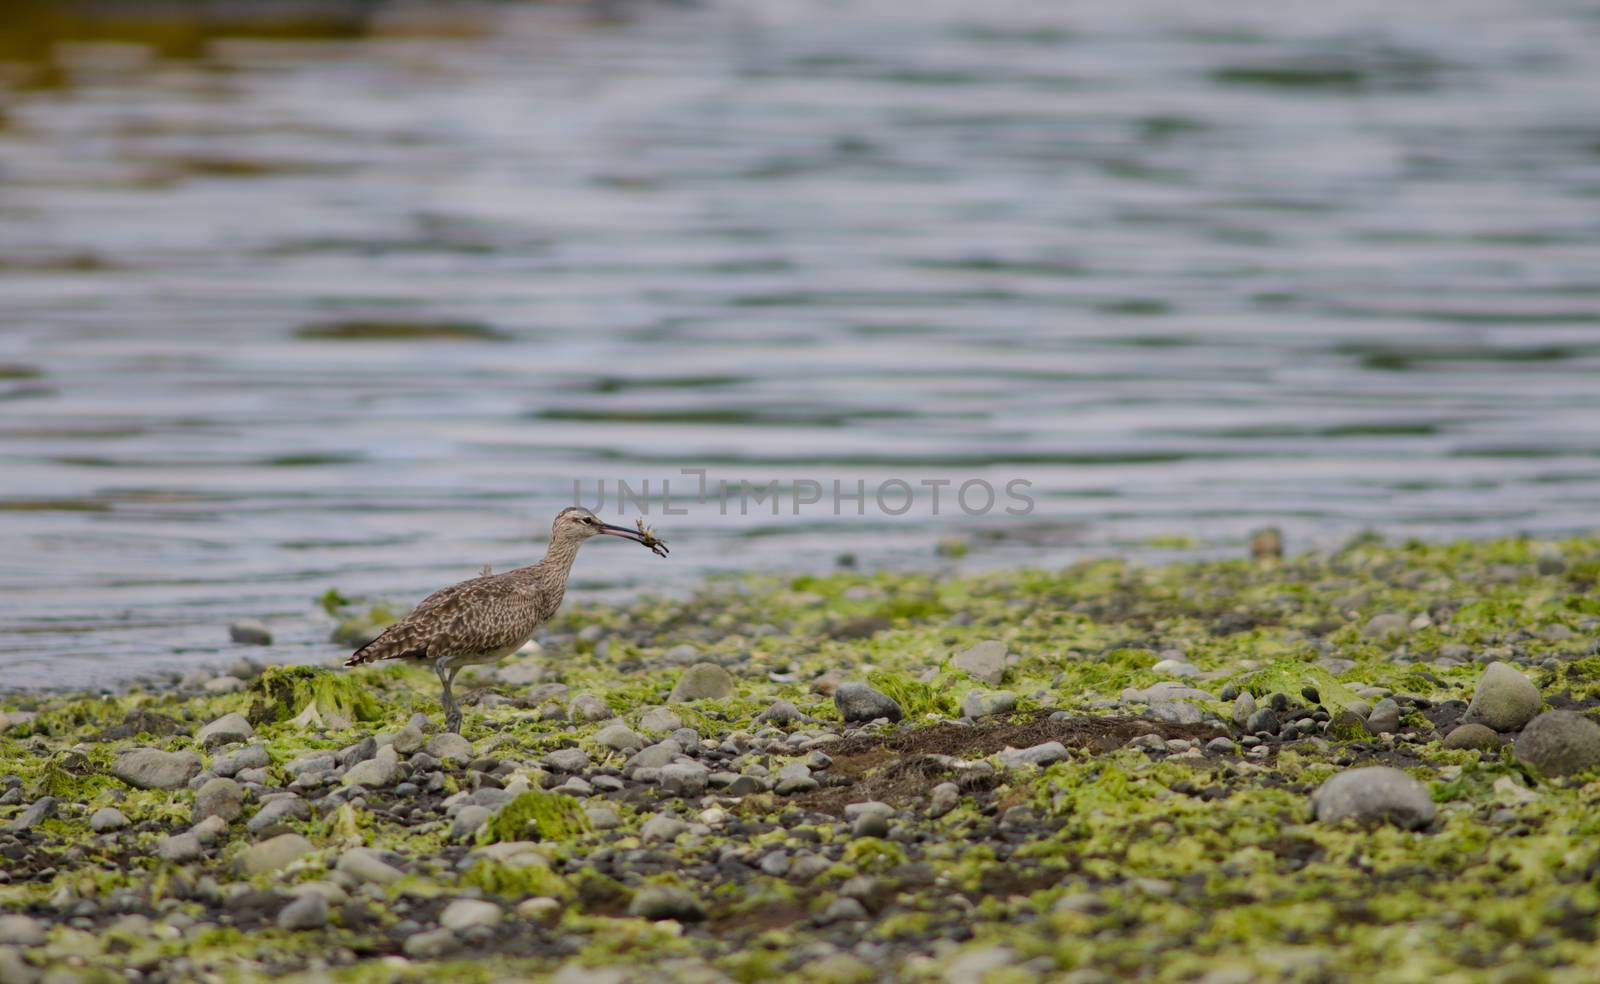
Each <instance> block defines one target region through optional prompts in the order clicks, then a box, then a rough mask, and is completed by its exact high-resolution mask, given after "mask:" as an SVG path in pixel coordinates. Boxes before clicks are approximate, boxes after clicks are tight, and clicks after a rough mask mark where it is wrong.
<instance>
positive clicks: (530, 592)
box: [344, 506, 667, 734]
mask: <svg viewBox="0 0 1600 984" xmlns="http://www.w3.org/2000/svg"><path fill="white" fill-rule="evenodd" d="M592 536H620V537H622V538H623V539H626V540H633V541H634V542H636V543H642V544H644V545H645V546H647V547H649V548H650V549H651V550H652V551H654V552H655V553H656V554H657V555H658V556H661V557H665V556H666V555H667V548H666V547H665V546H664V545H663V544H662V543H661V541H660V540H657V539H656V538H655V537H654V536H653V535H652V534H650V533H648V532H647V531H646V530H645V529H644V528H643V527H642V526H641V528H640V529H638V530H630V529H628V528H627V527H625V526H611V525H609V524H607V523H602V522H600V518H599V517H598V516H596V515H595V514H594V513H592V512H590V511H589V510H587V509H583V508H581V507H579V506H569V507H567V508H566V509H563V510H561V512H560V513H558V514H557V515H556V521H555V522H554V523H553V524H551V526H550V548H549V549H548V550H546V551H545V554H544V559H543V560H541V561H539V562H538V563H537V564H534V565H533V566H532V567H518V568H517V569H516V570H511V571H506V572H505V573H504V574H491V575H488V576H485V577H475V578H473V579H472V580H470V581H462V582H461V583H460V584H452V585H451V586H450V587H448V588H443V589H441V590H439V591H435V592H434V593H433V594H431V595H429V596H428V597H426V598H424V599H422V603H421V604H419V605H417V607H416V608H414V609H412V610H411V614H409V615H407V616H406V617H405V618H403V619H401V620H400V621H398V622H396V623H395V624H393V625H391V626H389V627H388V628H387V629H385V630H384V631H383V634H382V635H380V636H378V638H376V639H374V640H372V641H371V642H370V643H368V644H367V645H365V646H362V647H361V648H360V649H358V650H356V651H355V653H354V654H352V655H351V657H350V658H349V659H347V660H345V664H344V665H346V666H359V665H360V664H362V663H375V662H377V661H378V660H381V659H409V660H416V661H417V662H426V663H431V664H433V672H435V673H437V674H438V675H439V682H440V683H441V684H443V685H444V696H443V697H442V698H441V703H442V704H443V705H444V722H445V727H446V728H447V729H449V730H450V731H454V732H456V733H457V734H460V733H461V709H460V708H458V707H457V706H456V699H455V695H454V694H452V693H451V692H450V685H451V684H452V683H453V682H455V678H456V673H457V672H458V671H459V670H460V669H461V668H462V667H463V666H469V665H471V664H473V663H488V662H492V661H494V660H497V659H499V658H500V657H502V656H509V655H510V654H512V653H514V652H516V651H517V650H518V649H521V648H522V646H523V644H524V643H526V642H527V641H528V640H529V639H531V638H533V634H534V632H536V631H538V628H539V626H541V625H543V624H544V623H545V622H546V621H548V620H549V619H550V616H552V615H554V614H555V613H556V609H557V608H560V607H561V597H562V595H563V594H565V593H566V590H567V574H568V573H569V572H570V571H571V570H572V561H573V560H574V559H575V558H576V557H577V556H578V548H579V547H580V546H582V545H583V541H585V540H587V539H589V538H590V537H592Z"/></svg>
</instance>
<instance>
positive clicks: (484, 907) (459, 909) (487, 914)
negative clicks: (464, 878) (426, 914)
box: [439, 899, 505, 933]
mask: <svg viewBox="0 0 1600 984" xmlns="http://www.w3.org/2000/svg"><path fill="white" fill-rule="evenodd" d="M504 916H505V913H504V912H503V911H502V910H501V908H500V907H499V906H497V905H495V904H494V903H493V902H485V901H484V900H482V899H456V900H455V901H453V902H451V903H450V904H449V905H447V906H445V907H444V912H442V913H440V914H439V925H441V926H443V927H444V928H445V929H450V930H454V931H456V932H458V933H459V932H461V931H462V930H466V929H473V928H475V927H478V926H497V925H499V924H500V920H501V919H502V918H503V917H504Z"/></svg>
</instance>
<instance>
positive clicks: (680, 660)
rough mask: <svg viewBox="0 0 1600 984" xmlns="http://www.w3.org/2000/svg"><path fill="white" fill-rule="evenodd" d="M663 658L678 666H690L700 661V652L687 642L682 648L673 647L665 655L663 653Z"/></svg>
mask: <svg viewBox="0 0 1600 984" xmlns="http://www.w3.org/2000/svg"><path fill="white" fill-rule="evenodd" d="M661 658H662V659H664V660H666V661H667V662H668V663H673V664H675V665H677V666H688V665H689V664H690V663H695V662H698V661H699V659H700V650H699V649H697V648H695V647H694V646H692V645H690V644H689V643H687V642H686V643H684V644H683V645H681V646H673V647H672V648H671V649H669V650H667V651H666V652H665V653H662V654H661Z"/></svg>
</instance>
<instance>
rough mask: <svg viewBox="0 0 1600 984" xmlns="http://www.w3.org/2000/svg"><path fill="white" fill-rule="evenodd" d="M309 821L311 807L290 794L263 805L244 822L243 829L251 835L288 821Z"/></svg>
mask: <svg viewBox="0 0 1600 984" xmlns="http://www.w3.org/2000/svg"><path fill="white" fill-rule="evenodd" d="M309 819H311V806H310V804H308V803H307V802H306V801H305V800H303V799H301V798H300V797H298V796H295V795H293V794H290V795H288V796H285V797H284V798H283V799H275V800H273V801H272V802H270V803H267V804H265V805H264V806H262V807H261V809H259V810H257V811H256V815H255V816H253V817H251V818H250V819H249V820H248V821H246V822H245V825H244V827H245V829H246V830H248V831H249V832H250V833H252V834H259V833H261V832H263V831H265V830H268V829H270V828H272V827H276V826H278V825H279V824H282V823H285V822H287V821H289V820H309Z"/></svg>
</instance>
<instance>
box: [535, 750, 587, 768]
mask: <svg viewBox="0 0 1600 984" xmlns="http://www.w3.org/2000/svg"><path fill="white" fill-rule="evenodd" d="M542 761H543V763H544V766H545V768H548V769H553V770H555V771H556V772H582V771H583V770H584V769H587V768H588V767H589V753H588V752H586V751H584V750H583V749H581V748H562V749H558V750H556V751H554V752H551V753H550V754H549V755H546V756H545V757H544V759H543V760H542Z"/></svg>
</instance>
